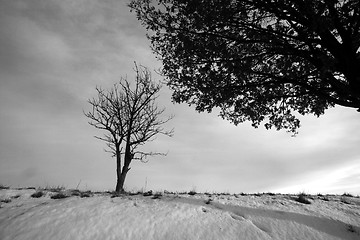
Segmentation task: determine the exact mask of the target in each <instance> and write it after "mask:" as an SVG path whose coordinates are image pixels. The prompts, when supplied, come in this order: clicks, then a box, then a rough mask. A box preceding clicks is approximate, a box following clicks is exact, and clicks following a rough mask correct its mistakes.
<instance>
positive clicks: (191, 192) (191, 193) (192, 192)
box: [188, 190, 196, 196]
mask: <svg viewBox="0 0 360 240" xmlns="http://www.w3.org/2000/svg"><path fill="white" fill-rule="evenodd" d="M188 194H189V195H191V196H194V195H195V194H196V192H195V191H194V190H191V191H190V192H188Z"/></svg>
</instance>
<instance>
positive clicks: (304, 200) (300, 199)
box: [295, 193, 311, 204]
mask: <svg viewBox="0 0 360 240" xmlns="http://www.w3.org/2000/svg"><path fill="white" fill-rule="evenodd" d="M295 200H296V201H297V202H299V203H304V204H311V202H310V201H309V200H308V199H307V198H306V194H305V193H299V195H298V197H297V198H296V199H295Z"/></svg>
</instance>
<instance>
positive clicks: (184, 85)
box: [129, 0, 360, 133]
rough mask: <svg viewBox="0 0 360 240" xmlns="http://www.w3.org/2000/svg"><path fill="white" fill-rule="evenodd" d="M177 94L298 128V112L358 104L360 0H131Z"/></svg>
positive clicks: (200, 105)
mask: <svg viewBox="0 0 360 240" xmlns="http://www.w3.org/2000/svg"><path fill="white" fill-rule="evenodd" d="M129 6H130V8H131V9H132V11H134V12H135V13H136V14H137V17H138V19H139V20H140V21H141V23H142V24H143V25H144V26H145V27H146V28H147V30H148V38H149V39H150V40H151V45H152V48H153V50H154V52H155V53H156V54H157V56H158V57H159V58H160V59H161V60H162V62H163V69H162V72H163V74H164V75H165V76H166V77H167V82H168V85H169V86H170V87H171V89H172V90H173V100H174V101H175V102H187V103H189V104H190V105H195V106H196V109H197V110H198V111H211V110H212V109H213V108H215V107H219V108H220V109H221V113H220V115H221V116H222V117H223V118H225V119H228V120H230V121H232V122H233V123H234V124H238V123H240V122H244V121H247V120H250V121H251V122H252V124H253V126H255V127H257V126H259V125H260V123H261V122H264V123H265V124H264V125H265V127H266V128H271V127H273V126H274V127H276V129H282V128H284V129H287V130H288V131H291V132H294V133H295V132H296V131H297V128H298V127H299V126H300V122H299V120H298V118H297V116H296V115H297V114H296V113H300V114H302V115H304V114H314V115H316V116H319V115H321V114H323V113H324V111H325V110H326V109H327V108H329V107H332V106H334V105H342V106H346V107H351V108H356V109H359V110H360V52H359V46H360V30H359V26H360V3H359V1H358V0H242V1H240V0H238V1H237V0H156V1H150V0H133V1H132V2H131V3H130V4H129Z"/></svg>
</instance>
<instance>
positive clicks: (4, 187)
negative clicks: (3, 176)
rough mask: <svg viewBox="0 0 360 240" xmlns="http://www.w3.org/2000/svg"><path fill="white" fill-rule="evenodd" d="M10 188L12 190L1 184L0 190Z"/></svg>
mask: <svg viewBox="0 0 360 240" xmlns="http://www.w3.org/2000/svg"><path fill="white" fill-rule="evenodd" d="M9 188H10V187H9V186H5V185H2V184H0V189H9Z"/></svg>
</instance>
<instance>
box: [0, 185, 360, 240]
mask: <svg viewBox="0 0 360 240" xmlns="http://www.w3.org/2000/svg"><path fill="white" fill-rule="evenodd" d="M35 191H36V190H34V189H30V190H15V189H2V190H0V200H1V206H0V239H1V240H16V239H19V240H20V239H24V240H25V239H26V240H31V239H36V240H41V239H46V240H49V239H51V240H52V239H54V240H57V239H58V240H65V239H72V240H74V239H85V240H86V239H92V240H93V239H95V240H96V239H101V240H110V239H124V240H125V239H131V240H136V239H139V240H146V239H149V240H150V239H156V240H162V239H164V240H165V239H166V240H171V239H181V240H184V239H189V240H190V239H191V240H192V239H206V240H208V239H216V240H219V239H261V240H263V239H301V240H304V239H324V240H325V239H326V240H331V239H354V240H355V239H357V240H359V239H360V198H357V197H344V196H333V195H331V196H326V198H327V199H328V200H329V201H325V200H323V198H324V197H322V196H312V197H311V198H310V202H311V204H302V203H299V202H297V201H295V200H294V199H295V198H296V195H281V194H277V195H269V194H262V195H258V196H257V195H246V196H242V195H224V194H222V195H221V194H211V195H210V194H196V195H194V196H190V195H188V194H169V193H167V194H164V193H163V195H162V196H161V197H160V198H159V199H153V198H152V196H143V195H141V194H138V195H120V196H119V197H113V198H112V197H111V194H110V193H94V194H92V196H90V197H87V198H81V197H80V196H70V197H68V198H64V199H51V198H50V197H51V195H54V194H56V193H52V192H46V194H45V195H44V196H42V197H40V198H32V197H31V194H33V193H34V192H35ZM209 199H210V201H209Z"/></svg>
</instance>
